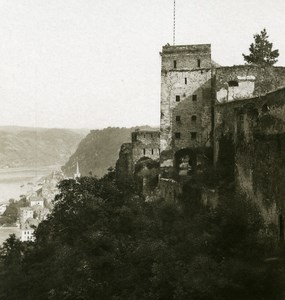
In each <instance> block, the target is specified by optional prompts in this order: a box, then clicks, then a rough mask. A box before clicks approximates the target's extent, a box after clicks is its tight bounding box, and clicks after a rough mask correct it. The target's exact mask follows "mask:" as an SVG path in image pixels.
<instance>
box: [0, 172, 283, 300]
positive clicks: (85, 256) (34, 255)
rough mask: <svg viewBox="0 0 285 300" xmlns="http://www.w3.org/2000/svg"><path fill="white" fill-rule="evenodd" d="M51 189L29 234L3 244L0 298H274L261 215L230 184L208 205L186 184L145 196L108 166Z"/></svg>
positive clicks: (277, 277) (277, 295)
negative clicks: (171, 193) (175, 194)
mask: <svg viewBox="0 0 285 300" xmlns="http://www.w3.org/2000/svg"><path fill="white" fill-rule="evenodd" d="M60 191H61V193H60V194H59V195H58V196H57V197H56V199H55V201H54V202H55V207H54V210H53V212H52V214H51V215H50V217H49V218H48V219H47V220H46V221H44V222H42V223H41V224H40V225H39V227H38V229H37V230H36V242H34V243H32V242H29V243H21V242H20V241H18V240H17V239H16V238H15V236H11V237H10V238H9V239H8V240H7V241H6V242H5V244H4V245H3V247H2V249H1V266H0V299H7V300H14V299H17V300H18V299H22V300H26V299H27V300H28V299H29V300H32V299H37V300H38V299H41V300H45V299H58V300H59V299H60V300H65V299H66V300H69V299H70V300H76V299H86V300H88V299H100V300H101V299H102V300H104V299H106V300H107V299H108V300H112V299H113V300H117V299H151V300H152V299H153V300H156V299H181V300H182V299H183V300H184V299H195V300H196V299H197V300H200V299H209V300H211V299H213V300H214V299H215V300H222V299H232V300H235V299H271V300H272V299H281V298H282V292H283V282H284V277H283V271H284V265H283V263H282V262H280V261H279V260H278V259H277V258H270V259H268V257H269V256H268V254H269V253H270V254H271V255H272V253H273V252H272V251H273V248H272V246H271V241H270V239H269V238H268V237H266V238H263V237H262V236H261V235H260V229H262V228H263V222H262V218H261V217H260V216H259V214H258V211H257V209H256V208H255V207H254V205H251V204H249V203H247V202H246V201H245V200H243V199H242V198H241V197H235V198H233V197H232V195H231V192H230V191H228V192H225V193H224V197H223V199H221V201H220V204H219V205H218V206H217V207H216V208H215V209H210V208H208V209H207V208H205V207H202V206H201V203H200V202H199V201H198V196H197V195H198V192H197V191H196V189H195V185H194V184H189V186H188V187H187V188H186V189H185V191H184V194H183V196H182V197H181V199H180V203H176V204H175V203H169V202H165V201H163V200H160V199H157V200H156V201H153V202H145V201H144V199H142V198H141V197H139V196H137V195H136V193H135V191H134V190H133V189H132V188H131V187H129V188H128V189H126V188H124V189H122V188H120V187H118V186H117V184H116V181H115V175H114V172H113V171H111V172H109V174H108V175H106V176H105V177H103V178H102V179H96V178H94V177H83V178H81V179H79V181H75V180H65V181H62V182H61V183H60ZM195 200H196V201H195ZM280 255H281V256H282V253H281V254H280Z"/></svg>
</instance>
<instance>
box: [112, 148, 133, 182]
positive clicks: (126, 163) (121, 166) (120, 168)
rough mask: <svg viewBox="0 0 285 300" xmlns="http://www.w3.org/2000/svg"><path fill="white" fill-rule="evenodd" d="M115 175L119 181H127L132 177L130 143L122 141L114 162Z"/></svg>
mask: <svg viewBox="0 0 285 300" xmlns="http://www.w3.org/2000/svg"><path fill="white" fill-rule="evenodd" d="M116 177H117V181H118V182H119V183H127V182H128V181H130V180H131V179H132V177H133V158H132V144H131V143H124V144H122V146H121V149H120V152H119V158H118V160H117V163H116Z"/></svg>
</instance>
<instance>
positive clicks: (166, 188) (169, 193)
mask: <svg viewBox="0 0 285 300" xmlns="http://www.w3.org/2000/svg"><path fill="white" fill-rule="evenodd" d="M159 191H160V196H161V197H162V198H163V199H165V200H166V201H177V200H178V197H179V194H181V192H182V190H181V187H180V185H179V183H178V182H176V181H175V180H173V179H166V178H160V179H159Z"/></svg>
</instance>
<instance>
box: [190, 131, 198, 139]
mask: <svg viewBox="0 0 285 300" xmlns="http://www.w3.org/2000/svg"><path fill="white" fill-rule="evenodd" d="M196 139H197V132H191V140H192V141H196Z"/></svg>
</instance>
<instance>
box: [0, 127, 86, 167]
mask: <svg viewBox="0 0 285 300" xmlns="http://www.w3.org/2000/svg"><path fill="white" fill-rule="evenodd" d="M86 133H87V131H86V130H81V129H79V130H76V129H75V130H73V129H55V128H52V129H46V128H29V127H11V126H9V127H0V168H7V167H9V168H13V167H33V166H47V165H62V164H64V163H65V162H66V161H67V160H68V158H69V157H70V155H71V154H72V153H73V152H74V151H75V149H76V147H77V145H78V143H79V142H80V141H81V139H82V138H83V137H84V136H85V135H86Z"/></svg>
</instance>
